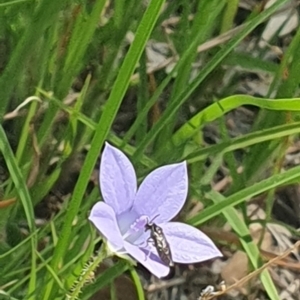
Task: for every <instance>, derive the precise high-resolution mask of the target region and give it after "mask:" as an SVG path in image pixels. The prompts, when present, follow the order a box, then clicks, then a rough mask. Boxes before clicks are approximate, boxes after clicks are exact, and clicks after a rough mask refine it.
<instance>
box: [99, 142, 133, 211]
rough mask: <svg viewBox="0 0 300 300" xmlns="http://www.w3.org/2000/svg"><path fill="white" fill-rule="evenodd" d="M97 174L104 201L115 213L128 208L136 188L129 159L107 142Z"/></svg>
mask: <svg viewBox="0 0 300 300" xmlns="http://www.w3.org/2000/svg"><path fill="white" fill-rule="evenodd" d="M99 176H100V178H99V181H100V188H101V193H102V196H103V198H104V201H105V203H107V204H108V205H110V206H111V207H112V208H113V209H114V211H115V213H116V215H119V214H121V213H122V212H124V211H126V210H128V209H130V208H131V206H132V203H133V200H134V198H135V194H136V190H137V182H136V175H135V171H134V168H133V166H132V164H131V162H130V161H129V159H128V158H127V157H126V156H125V155H124V154H123V153H122V152H121V151H120V150H118V149H117V148H115V147H113V146H111V145H110V144H108V143H106V144H105V148H104V151H103V154H102V158H101V164H100V172H99Z"/></svg>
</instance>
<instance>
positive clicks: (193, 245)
mask: <svg viewBox="0 0 300 300" xmlns="http://www.w3.org/2000/svg"><path fill="white" fill-rule="evenodd" d="M160 226H161V228H162V229H163V232H164V234H165V236H166V239H167V241H168V243H169V245H170V248H171V253H172V258H173V261H174V262H178V263H195V262H201V261H204V260H208V259H212V258H214V257H218V256H222V254H221V252H220V251H219V250H218V248H217V247H216V246H215V244H214V243H213V241H212V240H211V239H210V238H209V237H208V236H206V235H205V234H204V233H203V232H201V231H200V230H198V229H197V228H195V227H193V226H190V225H187V224H184V223H179V222H169V223H165V224H160Z"/></svg>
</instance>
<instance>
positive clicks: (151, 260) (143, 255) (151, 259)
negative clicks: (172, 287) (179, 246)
mask: <svg viewBox="0 0 300 300" xmlns="http://www.w3.org/2000/svg"><path fill="white" fill-rule="evenodd" d="M124 246H125V249H126V250H127V252H128V254H130V255H131V256H132V257H133V258H135V259H136V260H137V261H138V262H140V263H141V264H142V265H143V266H144V267H145V268H147V269H148V270H149V271H150V272H151V273H152V274H153V275H155V276H156V277H158V278H161V277H165V276H167V275H168V274H169V272H170V268H169V267H168V266H166V265H164V264H163V263H162V261H161V260H160V258H159V257H158V256H156V255H155V254H154V253H151V254H150V255H149V256H147V255H148V253H149V252H147V250H145V249H142V248H139V247H137V246H135V245H133V244H130V243H128V242H126V241H124Z"/></svg>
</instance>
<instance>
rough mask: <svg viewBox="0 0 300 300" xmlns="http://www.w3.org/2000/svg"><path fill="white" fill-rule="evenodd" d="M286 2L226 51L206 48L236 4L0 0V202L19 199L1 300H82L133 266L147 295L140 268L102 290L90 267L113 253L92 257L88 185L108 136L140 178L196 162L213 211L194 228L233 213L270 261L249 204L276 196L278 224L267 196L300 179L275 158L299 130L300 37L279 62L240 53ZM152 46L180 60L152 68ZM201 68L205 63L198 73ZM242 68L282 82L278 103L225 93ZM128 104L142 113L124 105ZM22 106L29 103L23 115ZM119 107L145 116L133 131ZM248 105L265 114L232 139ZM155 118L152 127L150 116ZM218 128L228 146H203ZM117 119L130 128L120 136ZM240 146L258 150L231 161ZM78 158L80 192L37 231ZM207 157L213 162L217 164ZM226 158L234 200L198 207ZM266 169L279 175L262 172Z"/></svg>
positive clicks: (3, 213) (1, 271)
mask: <svg viewBox="0 0 300 300" xmlns="http://www.w3.org/2000/svg"><path fill="white" fill-rule="evenodd" d="M287 2H288V0H282V1H276V2H275V4H274V5H272V6H271V7H269V8H268V9H265V10H263V11H262V12H260V13H256V11H255V10H254V12H253V13H252V14H251V15H250V17H249V18H248V19H247V20H246V21H244V23H243V24H242V25H241V26H240V27H239V30H237V31H236V33H235V34H233V35H232V37H231V38H230V39H229V40H228V41H227V42H224V43H222V44H220V45H219V46H217V47H213V48H207V49H206V50H201V51H199V45H202V44H205V43H206V42H207V41H209V40H211V39H213V38H215V37H216V36H218V35H219V34H223V33H226V32H227V31H228V30H230V29H232V28H233V27H234V18H235V16H236V14H237V13H238V1H230V0H227V1H225V0H224V1H219V0H203V1H192V0H190V1H188V0H182V1H166V0H165V1H164V0H151V1H139V0H126V1H123V0H116V1H105V0H95V1H87V0H80V1H68V0H64V1H63V0H51V1H47V0H41V1H35V0H19V1H10V2H6V3H1V4H0V70H1V73H0V99H1V102H0V118H1V120H2V122H1V123H2V124H1V127H0V151H1V155H2V156H1V160H2V162H3V166H4V167H3V169H4V171H5V174H6V177H5V179H4V180H3V182H1V196H2V197H3V199H2V198H1V199H0V204H1V203H2V204H4V203H6V202H4V201H2V200H5V199H11V198H16V199H17V201H16V203H15V204H10V205H8V204H7V205H6V204H5V205H3V206H1V205H0V292H1V293H2V294H3V295H9V296H10V297H11V299H18V300H23V299H30V300H34V299H41V300H48V299H65V298H66V297H67V295H69V297H71V299H76V298H77V297H78V295H79V294H80V299H86V300H88V299H89V298H90V297H92V295H94V294H95V293H96V292H97V291H99V290H101V289H102V288H103V287H105V286H106V285H109V284H112V283H113V281H114V280H115V278H117V277H118V276H120V275H122V274H123V273H124V272H126V271H128V270H129V273H130V274H131V277H132V279H133V282H134V284H135V286H136V289H137V294H138V297H139V299H144V298H145V295H144V292H143V288H142V284H141V281H140V279H139V276H138V274H137V272H136V270H135V269H134V268H133V266H132V264H131V263H130V262H127V261H125V260H120V261H119V262H117V263H115V264H114V265H113V266H111V267H110V268H108V269H107V270H106V271H105V272H103V273H101V274H99V275H97V276H96V278H95V280H94V282H89V281H88V280H87V278H88V273H87V272H86V273H85V272H83V270H84V271H85V269H88V268H90V269H91V271H92V270H94V269H95V268H96V266H97V265H98V263H99V262H100V261H101V260H102V258H103V257H101V259H99V260H97V258H96V259H94V258H93V257H94V254H95V250H98V247H99V241H100V240H99V238H97V237H96V236H95V231H94V229H91V228H90V225H89V223H88V221H87V216H88V213H89V210H90V209H91V207H92V205H93V204H94V203H95V202H96V201H98V200H99V191H98V187H97V186H93V188H90V187H89V184H90V183H91V180H90V178H91V176H92V173H93V171H94V170H95V168H96V162H97V160H98V158H99V155H100V153H101V149H102V147H103V144H104V142H105V141H106V140H108V141H110V142H111V143H112V144H114V145H116V146H118V147H119V148H121V149H122V150H123V151H124V152H125V153H127V155H128V156H130V157H131V160H132V161H133V162H134V164H135V165H136V168H137V170H138V175H139V176H140V177H141V178H142V177H143V176H144V175H145V174H147V173H148V172H149V171H150V170H152V169H153V168H155V167H157V166H159V165H162V164H168V163H172V162H175V161H176V162H178V161H181V160H187V162H188V164H189V167H190V171H191V172H190V173H191V174H192V176H190V186H191V194H195V195H194V196H195V197H196V198H197V200H198V201H203V203H204V201H206V202H205V208H204V209H203V211H201V212H199V213H197V215H195V216H193V217H192V218H190V219H187V220H186V221H187V222H188V223H189V224H191V225H193V226H198V225H200V224H203V223H204V222H207V221H209V220H210V221H211V222H213V220H215V219H217V218H218V217H219V218H223V220H226V221H227V222H228V223H229V224H230V225H231V227H232V230H233V231H234V232H235V233H236V234H237V236H238V237H239V239H240V243H241V245H242V248H243V250H244V251H245V253H246V254H247V256H248V258H249V261H250V262H251V268H252V269H256V268H259V267H260V266H261V265H262V259H261V257H260V251H259V247H258V246H257V245H256V244H255V243H254V242H253V240H252V239H251V236H250V232H249V228H248V224H249V220H248V218H247V215H246V214H245V207H246V205H247V201H248V200H249V199H250V198H251V197H254V196H257V195H259V194H262V193H268V196H269V197H267V200H266V202H267V203H266V206H267V209H266V210H267V217H266V220H265V222H267V221H269V220H271V219H272V216H271V211H272V205H273V201H272V200H271V198H272V197H271V196H270V195H273V194H272V193H274V191H275V189H276V188H278V187H280V186H284V185H288V184H291V183H295V182H299V177H300V176H299V174H300V173H299V172H300V167H292V168H290V169H289V170H287V171H285V172H282V173H281V172H279V170H278V164H277V163H278V162H279V161H281V159H282V157H283V155H284V150H285V149H286V144H287V139H291V140H292V138H293V137H294V136H297V135H298V134H299V132H300V122H299V111H300V98H296V96H297V91H298V86H299V82H300V76H299V66H300V52H299V51H298V49H299V42H300V29H298V30H297V31H296V33H295V34H294V36H293V38H292V40H291V42H290V43H289V46H288V48H287V49H286V53H285V56H284V57H283V59H282V60H281V61H280V62H279V63H278V62H274V61H272V62H270V61H266V60H265V59H264V50H262V49H260V48H259V47H257V49H256V52H257V55H256V56H255V57H254V56H252V55H251V53H247V52H246V51H244V52H243V51H241V50H240V49H239V50H237V48H238V46H239V45H240V44H241V43H242V42H243V41H244V40H245V39H246V38H247V37H249V35H250V34H252V33H253V31H254V29H256V28H257V27H258V26H263V25H264V24H265V23H266V22H267V21H268V19H269V18H270V17H271V16H272V15H273V14H274V13H275V12H276V11H277V10H278V9H280V8H282V7H284V5H285V4H286V3H287ZM179 11H180V12H181V14H179V13H178V12H179ZM174 16H175V17H177V16H180V20H179V21H178V23H177V24H175V25H174V28H173V27H172V30H173V32H172V34H170V33H168V32H167V30H166V28H165V27H164V26H165V25H164V22H166V21H169V18H171V17H174ZM191 16H192V18H191ZM277 34H278V33H277ZM131 35H133V36H134V38H133V40H131V38H130V36H131ZM276 38H278V35H277V36H276V37H275V39H276ZM150 40H152V41H156V42H157V41H159V42H164V43H166V44H167V45H168V46H169V48H170V49H171V51H170V52H173V53H171V55H173V59H172V62H173V63H174V66H173V68H172V69H170V70H169V73H167V72H165V70H163V69H160V70H158V71H153V72H150V71H149V67H148V65H147V63H148V54H147V51H146V50H145V49H146V46H147V45H149V41H150ZM275 42H276V41H275ZM2 52H3V53H5V54H4V55H2ZM168 55H170V53H169V54H168ZM199 62H201V67H200V68H199V67H198V68H195V65H196V64H197V63H199ZM235 67H240V68H244V69H246V70H249V71H253V70H257V69H259V70H260V71H263V72H265V73H268V74H270V75H272V82H271V84H270V87H269V91H268V93H267V96H266V97H264V98H262V97H254V96H252V95H231V93H230V90H231V89H233V85H234V84H229V85H228V86H227V87H226V88H220V89H218V92H215V91H214V89H215V87H216V85H218V84H219V83H218V82H219V80H220V76H222V75H223V74H224V72H225V71H224V70H225V69H226V68H235ZM287 70H288V76H287V77H285V76H284V74H285V72H286V71H287ZM151 78H152V79H151ZM151 80H152V81H151ZM216 82H217V84H216ZM212 90H213V92H211V91H212ZM77 91H78V93H77ZM274 95H275V96H274ZM31 96H34V98H32V99H31V100H30V101H28V102H27V101H25V100H26V99H29V98H28V97H31ZM274 98H275V99H274ZM128 99H131V100H132V99H133V103H134V104H133V105H132V104H131V103H130V104H128V103H127V104H126V102H127V101H128ZM212 99H214V100H212ZM22 103H25V104H24V107H22V108H20V110H17V112H16V111H15V112H14V110H15V108H17V107H18V106H19V105H20V104H22ZM160 104H162V105H161V106H160ZM122 105H124V107H126V106H127V108H128V107H129V108H130V109H129V110H130V112H129V114H132V115H134V117H132V120H130V121H124V124H123V119H122V117H124V116H122V115H121V113H122ZM190 106H192V107H193V109H192V110H190V109H189V107H190ZM242 106H253V107H256V108H257V109H259V113H258V116H257V118H256V119H255V124H254V125H253V128H251V130H250V132H248V133H246V134H244V135H242V136H237V137H235V138H230V137H229V135H228V133H227V132H226V126H225V125H224V124H225V122H224V118H225V115H226V114H227V113H229V112H231V111H234V110H235V109H237V108H240V107H242ZM162 107H163V109H162ZM9 112H14V113H15V115H14V117H12V118H10V117H9ZM153 115H155V116H154V117H153ZM149 116H150V117H153V119H155V120H150V121H149V120H148V119H147V118H148V117H149ZM133 119H134V120H133ZM149 119H151V118H149ZM120 120H121V121H120ZM216 121H220V122H223V125H221V128H222V130H223V134H222V136H221V139H220V141H219V142H218V144H215V145H211V146H207V147H204V144H205V143H204V140H203V128H204V126H205V125H208V124H212V123H213V122H216ZM119 123H122V129H118V128H117V126H116V125H118V124H119ZM222 126H223V127H222ZM239 149H243V150H246V151H247V155H245V157H243V159H242V161H241V162H240V161H239V162H238V161H237V159H235V156H234V155H233V154H234V153H235V151H236V150H239ZM78 157H79V158H78ZM274 157H275V159H273V158H274ZM78 159H79V160H80V169H79V171H78V172H77V173H78V174H77V175H78V176H77V177H78V178H77V177H76V179H74V180H71V179H70V180H71V184H72V188H71V190H69V191H68V192H67V193H66V194H65V195H64V196H65V197H64V199H63V201H62V203H60V207H59V209H58V211H55V213H54V212H52V214H51V216H48V219H47V222H46V223H44V224H42V225H37V224H36V217H35V210H38V207H39V205H41V204H42V203H43V199H45V198H47V197H49V195H51V193H53V192H54V191H56V190H57V186H59V184H60V183H61V182H62V183H63V184H65V185H67V183H66V177H67V178H69V177H71V175H70V173H71V172H70V169H72V167H73V166H76V165H77V161H78ZM208 159H210V160H211V161H213V163H212V164H211V166H210V168H209V169H206V168H205V167H204V165H205V162H206V161H207V160H208ZM272 159H273V160H272ZM274 160H275V162H276V166H273V164H274V163H273V162H274ZM224 161H225V162H226V163H228V165H229V175H230V176H231V177H232V178H233V183H232V186H231V187H230V188H229V189H228V190H227V191H226V193H224V195H221V194H220V193H217V192H215V191H213V190H212V189H211V187H209V190H208V191H206V192H204V193H203V194H204V195H205V196H206V197H205V199H204V200H203V199H201V198H200V196H199V194H197V193H196V192H195V193H194V192H193V191H195V190H197V191H199V190H201V189H202V188H203V189H204V188H207V186H208V185H209V184H210V182H211V180H212V179H213V178H214V176H215V175H216V173H217V171H218V169H219V168H220V166H221V165H222V163H223V162H224ZM239 164H241V165H242V166H243V168H244V172H243V175H242V176H237V172H236V166H238V165H239ZM265 169H268V175H265V174H264V175H262V170H265ZM1 171H2V170H1ZM197 195H198V196H197ZM187 206H188V205H187ZM240 211H242V212H243V213H244V214H243V218H240V217H239V212H240ZM215 242H216V243H217V242H218V241H215ZM98 258H99V257H98ZM95 262H96V263H95ZM80 278H81V279H80ZM260 279H261V282H262V284H263V286H264V289H265V290H266V292H267V294H268V296H269V298H270V299H272V300H274V299H279V298H278V297H279V296H278V294H277V291H276V288H275V284H274V283H273V281H272V278H271V276H270V274H269V272H268V271H267V270H265V271H263V272H262V273H261V277H260ZM74 283H75V288H74ZM72 287H73V290H72ZM74 291H75V292H74ZM0 298H1V296H0ZM1 299H2V298H1Z"/></svg>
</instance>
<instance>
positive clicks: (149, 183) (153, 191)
mask: <svg viewBox="0 0 300 300" xmlns="http://www.w3.org/2000/svg"><path fill="white" fill-rule="evenodd" d="M187 191H188V178H187V168H186V162H182V163H179V164H173V165H169V166H164V167H160V168H158V169H156V170H154V171H153V172H151V173H150V174H149V175H148V176H147V177H146V178H145V180H144V181H143V183H142V184H141V186H140V188H139V190H138V193H137V196H136V200H135V202H134V204H133V205H134V209H135V210H136V211H137V212H138V213H139V214H140V215H147V216H149V218H150V219H152V218H153V217H155V216H157V218H155V222H157V223H163V222H167V221H169V220H171V219H172V218H174V217H175V216H176V215H177V214H178V212H179V211H180V210H181V208H182V206H183V204H184V202H185V199H186V196H187Z"/></svg>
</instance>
